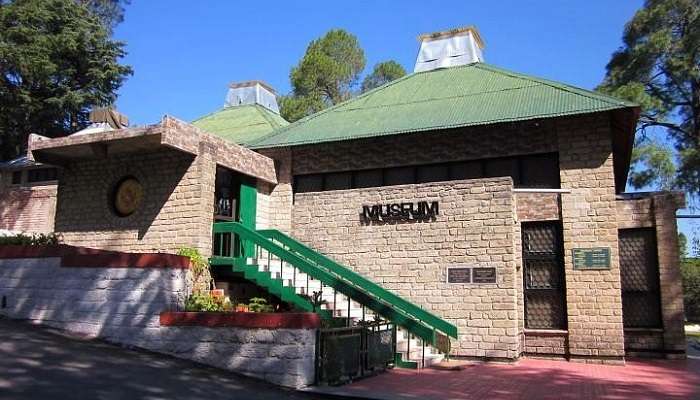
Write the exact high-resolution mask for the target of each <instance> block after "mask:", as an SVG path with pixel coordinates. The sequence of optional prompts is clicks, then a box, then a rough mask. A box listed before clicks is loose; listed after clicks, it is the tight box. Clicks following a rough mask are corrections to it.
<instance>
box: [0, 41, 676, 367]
mask: <svg viewBox="0 0 700 400" xmlns="http://www.w3.org/2000/svg"><path fill="white" fill-rule="evenodd" d="M419 40H420V50H419V53H418V57H417V60H416V66H415V71H414V72H413V73H411V74H408V75H407V76H405V77H402V78H399V79H397V80H395V81H392V82H390V83H387V84H385V85H383V86H381V87H379V88H376V89H374V90H371V91H369V92H366V93H364V94H361V95H359V96H357V97H354V98H352V99H350V100H348V101H346V102H343V103H340V104H338V105H335V106H332V107H330V108H328V109H325V110H323V111H321V112H318V113H316V114H313V115H311V116H308V117H306V118H304V119H302V120H300V121H297V122H295V123H291V124H289V123H287V121H285V120H284V119H282V118H281V117H280V115H279V110H278V107H277V102H276V94H275V92H274V90H273V89H272V88H271V87H269V86H268V85H267V84H265V83H264V82H260V81H248V82H242V83H238V84H233V85H231V86H230V88H229V92H228V94H227V97H226V101H225V106H224V107H223V108H222V109H221V110H219V111H216V112H213V113H211V114H208V115H206V116H204V117H202V118H200V119H197V120H195V121H193V122H192V123H191V124H190V123H186V122H183V121H180V120H178V119H176V118H173V117H169V116H166V117H164V118H163V120H162V121H161V122H160V123H157V124H154V125H150V126H145V127H130V128H125V127H120V126H117V127H116V129H115V127H113V126H110V127H105V128H104V129H95V130H94V131H90V132H87V133H85V132H83V133H82V134H74V135H70V136H67V137H62V138H56V139H46V138H41V137H38V136H36V135H33V136H32V138H31V140H30V151H29V156H28V158H27V159H26V163H25V164H22V165H17V166H16V167H12V166H11V165H5V166H4V167H3V169H2V173H3V175H2V177H3V180H2V185H3V188H4V189H3V195H2V197H1V198H0V201H7V200H4V199H5V198H6V197H7V196H8V195H7V193H8V192H7V191H6V188H12V190H14V191H19V190H21V191H22V193H24V194H22V196H24V198H26V199H37V200H36V201H37V202H39V203H40V204H38V205H36V206H35V205H32V206H31V208H32V209H34V208H35V207H36V208H37V209H38V208H41V207H43V208H41V209H42V210H44V209H46V210H49V209H51V210H53V209H54V208H55V212H53V211H42V214H44V213H45V214H46V215H49V216H51V218H50V221H51V222H50V224H51V229H48V228H46V227H42V228H41V229H37V230H40V231H55V232H56V233H58V234H60V235H61V237H62V239H63V241H64V242H65V243H67V244H71V245H76V246H85V247H90V248H96V249H104V250H119V251H129V252H165V253H174V252H176V251H177V250H178V249H179V248H180V247H182V246H194V247H196V248H198V249H199V250H200V251H201V252H202V253H203V254H205V255H206V256H208V257H209V256H212V265H213V267H212V268H213V273H214V278H215V281H216V283H217V286H221V287H225V288H227V290H228V291H229V292H231V293H241V291H242V290H243V289H241V288H243V287H245V288H246V289H245V290H269V291H271V293H276V294H277V293H278V292H279V294H278V297H279V298H280V299H282V300H285V299H290V300H289V301H290V302H292V303H293V302H297V303H294V304H297V305H298V304H302V303H301V302H303V301H305V300H303V299H307V298H309V296H310V295H311V294H312V292H313V291H315V289H313V290H312V286H311V285H310V284H309V283H308V279H309V275H311V277H312V278H313V277H314V275H313V274H311V273H310V272H309V271H310V267H307V266H306V265H308V263H312V261H313V262H318V263H321V261H318V260H324V261H323V262H326V263H331V264H332V265H340V266H343V268H346V269H347V270H348V271H351V273H350V272H348V273H347V275H343V274H344V272H343V273H340V272H337V271H340V270H333V269H332V268H330V267H328V269H327V270H325V269H324V270H323V273H320V275H319V276H323V277H325V278H319V279H321V280H322V281H323V279H326V281H323V282H324V283H322V284H321V285H320V286H319V288H318V289H319V291H320V293H322V294H321V298H322V300H325V303H324V304H325V305H324V307H325V309H328V310H330V311H331V312H332V313H333V315H337V316H343V317H346V318H348V320H352V321H356V320H358V319H360V318H361V317H359V316H360V315H362V316H363V317H364V315H365V306H366V307H367V308H368V309H372V310H374V311H375V312H376V314H378V315H383V316H387V318H389V319H390V320H392V321H394V322H396V323H397V324H398V325H402V326H406V327H407V330H408V331H409V333H410V334H411V335H416V336H417V337H420V338H422V339H423V340H424V343H427V344H430V345H431V347H433V348H436V349H439V350H441V351H445V349H446V348H449V349H450V354H451V355H452V356H453V357H465V358H480V359H494V360H514V359H518V358H519V357H522V356H544V357H560V358H566V359H569V360H581V361H593V362H606V363H622V362H624V359H625V356H626V355H631V354H634V355H639V354H648V355H656V356H666V357H683V356H684V354H685V339H684V331H683V322H684V315H683V303H682V287H681V281H680V272H679V254H678V243H677V227H676V217H675V213H676V210H677V209H678V208H682V207H684V197H683V195H682V194H680V193H672V192H655V193H625V185H626V181H627V175H628V172H629V169H630V158H631V153H632V146H633V142H634V133H635V127H636V124H637V119H638V116H639V106H638V105H636V104H632V103H629V102H627V101H624V100H620V99H616V98H612V97H609V96H606V95H603V94H600V93H597V92H592V91H588V90H584V89H580V88H576V87H573V86H570V85H567V84H564V83H559V82H554V81H550V80H545V79H540V78H536V77H533V76H529V75H525V74H521V73H517V72H513V71H509V70H506V69H502V68H499V67H496V66H493V65H490V64H487V63H485V62H484V58H483V55H482V50H483V47H484V44H483V42H482V40H481V38H480V37H479V34H478V32H477V31H476V30H475V29H473V28H464V29H457V30H451V31H446V32H437V33H433V34H428V35H423V36H421V37H420V38H419ZM79 133H80V132H79ZM39 163H41V164H39ZM29 164H31V166H30V165H29ZM41 165H50V166H51V170H50V171H53V172H48V171H47V172H34V171H42V169H37V168H40V166H41ZM16 171H19V173H17V172H16ZM45 181H49V182H50V183H51V184H52V186H50V188H46V189H44V188H43V186H42V189H37V186H35V184H37V183H38V182H45ZM39 191H49V192H51V193H49V192H46V193H44V192H41V193H39ZM13 196H18V195H13ZM49 197H50V200H44V199H46V198H49ZM28 201H29V200H28ZM33 201H34V200H31V202H32V204H34V203H33ZM43 202H46V205H44V203H43ZM54 203H55V206H54V205H53V204H54ZM3 204H6V203H3ZM25 207H26V206H25ZM20 208H21V207H20ZM4 210H6V206H4V205H3V215H2V218H1V219H0V222H2V223H3V224H4V225H3V226H0V228H3V229H10V230H13V229H14V230H31V229H29V228H28V227H29V226H30V225H31V224H30V223H29V222H30V221H29V222H27V223H26V224H25V225H22V224H19V223H16V222H15V225H8V224H7V223H6V222H5V221H7V220H8V219H9V217H8V216H7V215H6V214H7V212H5V211H4ZM29 214H34V213H29ZM18 215H23V214H21V213H20V214H15V217H16V216H18ZM27 218H29V217H27ZM15 219H17V218H15ZM236 222H238V223H239V224H236ZM42 223H44V222H42ZM229 229H231V230H229ZM263 238H269V240H270V243H272V244H269V243H268V244H264V243H262V242H261V241H262V240H263ZM285 238H292V239H285ZM282 244H285V246H286V247H284V246H282ZM278 245H279V246H281V247H284V249H283V250H285V251H286V250H289V251H291V249H294V248H295V247H296V248H297V252H296V253H295V254H296V255H295V256H294V257H292V256H289V257H288V258H284V257H282V256H279V254H281V253H280V252H282V251H283V250H279V248H278V247H276V246H278ZM264 249H267V251H268V252H267V253H265V252H264V251H263V250H264ZM276 255H278V256H279V257H280V258H279V261H278V263H277V264H275V259H276V258H275V257H276ZM302 255H305V256H302ZM265 258H266V259H267V261H264V262H266V263H267V264H265V271H267V272H268V275H267V277H266V278H265V280H262V279H260V278H251V276H253V275H255V274H254V272H255V273H257V272H258V271H257V268H256V270H255V271H254V272H251V271H249V270H247V269H246V268H247V267H248V266H249V264H248V263H247V262H243V263H242V264H238V261H235V260H237V259H247V260H250V259H256V260H257V259H265ZM227 260H228V261H227ZM314 260H317V261H314ZM256 262H263V261H256ZM295 263H296V264H295ZM331 264H328V265H331ZM275 265H278V266H275ZM293 265H297V267H298V268H299V270H297V269H294V268H293ZM275 268H278V270H279V273H276V272H274V271H276V270H275ZM333 268H335V267H333ZM302 271H303V272H304V273H306V274H307V275H305V276H306V278H305V279H306V281H305V282H302V283H300V282H299V276H300V275H297V274H298V273H299V274H301V273H302ZM329 271H330V272H329ZM333 271H336V272H333ZM324 274H325V275H324ZM256 279H257V280H256ZM333 279H337V282H335V284H334V285H331V286H332V287H333V289H331V290H326V289H325V288H324V286H323V285H324V284H327V285H330V284H329V283H327V282H331V281H333ZM246 285H247V286H246ZM275 285H277V286H275ZM255 288H257V289H255ZM285 288H291V292H285V290H286V289H285ZM344 289H345V291H344ZM275 290H276V291H277V292H275ZM365 291H366V292H365ZM341 292H342V293H341ZM368 293H377V294H378V295H379V294H381V295H382V296H385V297H383V299H384V300H381V301H380V300H375V299H374V297H372V296H373V295H371V294H368ZM301 295H304V296H307V297H303V296H301ZM353 295H354V296H353ZM300 296H301V297H300ZM342 296H346V297H342ZM341 298H342V300H341ZM300 299H301V300H300ZM346 299H347V302H346V301H345V300H346ZM351 300H352V301H351ZM285 301H286V300H285ZM336 303H337V306H336ZM393 307H396V310H395V309H393ZM414 307H415V308H414ZM313 309H314V310H316V308H315V307H314V308H313ZM409 314H410V315H414V316H416V317H415V318H409V317H406V316H407V315H409ZM402 321H403V322H402ZM431 321H432V322H431ZM426 332H427V333H426ZM430 335H433V336H430ZM428 336H430V338H427V337H428ZM445 338H449V343H447V344H445ZM410 343H411V341H410V339H409V341H408V344H407V346H412V345H411V344H410ZM406 350H407V358H408V359H409V360H410V359H413V358H415V357H414V356H413V355H412V353H411V351H410V349H406ZM434 352H435V353H437V350H435V349H434Z"/></svg>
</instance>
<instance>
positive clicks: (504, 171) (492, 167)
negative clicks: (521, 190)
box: [484, 158, 520, 185]
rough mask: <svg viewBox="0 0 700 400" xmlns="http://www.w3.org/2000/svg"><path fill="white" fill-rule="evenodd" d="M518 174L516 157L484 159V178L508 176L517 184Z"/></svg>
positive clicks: (518, 181) (518, 180)
mask: <svg viewBox="0 0 700 400" xmlns="http://www.w3.org/2000/svg"><path fill="white" fill-rule="evenodd" d="M519 175H520V174H519V172H518V160H517V159H516V158H494V159H491V160H486V163H485V165H484V177H485V178H499V177H502V176H510V177H512V178H513V183H514V184H515V185H518V184H519V183H520V177H519Z"/></svg>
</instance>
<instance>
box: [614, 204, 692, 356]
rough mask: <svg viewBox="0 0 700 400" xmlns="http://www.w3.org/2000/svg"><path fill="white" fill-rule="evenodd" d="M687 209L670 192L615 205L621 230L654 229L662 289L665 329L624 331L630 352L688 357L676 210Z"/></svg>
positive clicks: (662, 314)
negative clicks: (648, 352) (655, 352)
mask: <svg viewBox="0 0 700 400" xmlns="http://www.w3.org/2000/svg"><path fill="white" fill-rule="evenodd" d="M684 206H685V200H684V198H683V195H682V194H680V193H668V192H666V193H652V194H648V195H645V196H639V197H637V198H628V199H620V200H618V201H617V202H616V211H617V220H618V227H619V229H632V228H650V227H653V228H654V229H655V231H656V243H657V256H658V265H659V285H660V289H661V293H660V295H661V318H662V320H663V329H648V330H645V329H627V330H625V345H626V348H627V349H628V350H632V351H638V350H641V351H658V352H663V353H667V354H668V356H673V355H674V354H676V355H679V356H683V355H684V354H685V348H686V343H685V333H684V328H683V326H684V321H685V320H684V315H683V287H682V282H681V276H680V256H679V252H678V227H677V225H676V210H678V209H679V208H683V207H684Z"/></svg>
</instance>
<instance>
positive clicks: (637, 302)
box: [619, 228, 661, 328]
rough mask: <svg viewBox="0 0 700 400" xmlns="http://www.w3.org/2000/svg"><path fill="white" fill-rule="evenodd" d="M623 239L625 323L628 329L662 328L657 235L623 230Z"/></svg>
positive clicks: (644, 230)
mask: <svg viewBox="0 0 700 400" xmlns="http://www.w3.org/2000/svg"><path fill="white" fill-rule="evenodd" d="M619 237H620V278H621V281H622V285H621V286H622V321H623V325H624V327H625V328H661V296H660V294H659V264H658V260H657V254H656V233H655V232H654V229H653V228H643V229H623V230H620V232H619Z"/></svg>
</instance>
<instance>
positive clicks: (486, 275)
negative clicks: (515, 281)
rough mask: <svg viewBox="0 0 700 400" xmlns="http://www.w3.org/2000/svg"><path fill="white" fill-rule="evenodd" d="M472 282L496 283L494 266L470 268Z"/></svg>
mask: <svg viewBox="0 0 700 400" xmlns="http://www.w3.org/2000/svg"><path fill="white" fill-rule="evenodd" d="M472 282H474V283H496V268H493V267H489V268H472Z"/></svg>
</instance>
